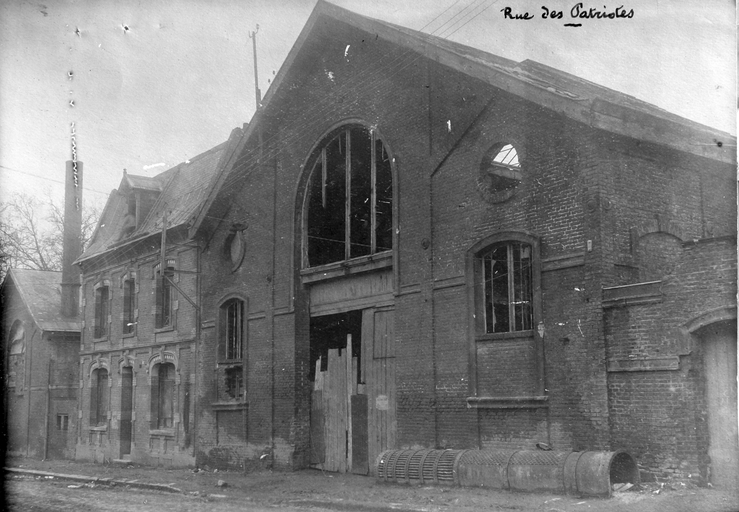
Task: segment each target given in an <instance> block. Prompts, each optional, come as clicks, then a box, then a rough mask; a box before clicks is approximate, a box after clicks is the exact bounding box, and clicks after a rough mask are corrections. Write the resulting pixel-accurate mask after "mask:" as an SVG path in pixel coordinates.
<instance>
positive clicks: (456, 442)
mask: <svg viewBox="0 0 739 512" xmlns="http://www.w3.org/2000/svg"><path fill="white" fill-rule="evenodd" d="M315 30H316V31H317V34H318V35H317V36H315V37H312V38H309V39H308V40H307V41H306V42H305V44H304V46H303V48H302V49H301V53H300V55H299V58H298V59H297V60H296V61H295V62H294V63H293V64H292V66H291V69H290V71H289V72H288V73H287V74H286V75H285V77H284V80H283V82H282V86H281V87H280V89H279V90H277V91H276V94H275V96H274V97H273V98H272V100H271V103H270V107H268V108H267V109H265V110H264V111H262V112H261V113H260V119H259V121H258V122H259V123H260V126H261V133H260V135H259V136H257V135H255V137H254V138H253V140H252V141H251V142H250V144H251V145H249V146H248V147H247V148H246V149H245V150H244V152H243V153H242V154H241V155H240V156H239V159H238V161H237V164H236V167H235V169H234V171H233V173H232V175H231V176H230V177H229V178H228V180H227V186H226V190H224V192H223V194H222V196H221V197H220V198H219V200H221V201H227V202H228V203H229V204H231V208H230V210H229V212H228V214H227V215H226V217H225V219H224V220H223V222H222V223H221V224H220V225H219V227H218V229H216V230H215V231H214V232H212V233H203V234H202V238H203V244H204V247H206V249H205V251H204V253H203V268H202V271H203V275H204V276H208V277H207V279H205V280H204V281H203V286H202V300H203V310H202V311H203V316H202V320H203V322H204V324H203V325H209V326H212V328H211V327H207V328H205V329H204V330H203V336H202V339H201V342H200V347H199V351H200V354H202V357H201V359H200V364H201V366H200V368H199V371H200V372H201V373H200V374H201V375H202V379H201V380H200V384H201V385H200V387H199V389H198V391H197V399H198V401H199V407H198V408H199V410H200V411H201V415H200V416H199V419H198V425H199V431H198V454H197V455H198V460H202V461H210V462H209V463H211V464H221V465H226V466H238V467H241V466H242V465H244V464H246V465H254V466H257V467H258V466H260V465H270V466H272V467H301V466H304V465H306V464H307V456H306V453H307V450H308V448H309V434H308V432H309V426H310V418H309V411H310V401H309V398H310V395H309V393H310V386H311V383H310V382H309V381H307V377H306V375H307V373H308V368H307V367H306V366H307V365H306V361H307V358H308V344H309V342H308V320H309V314H308V309H309V288H308V286H304V285H302V284H301V275H300V272H299V271H300V266H301V257H302V254H301V224H300V222H301V209H302V207H303V200H304V189H305V186H306V180H307V172H306V169H305V168H304V166H305V165H306V164H307V163H309V158H310V155H311V152H312V151H314V150H315V148H316V147H317V145H318V144H319V143H320V141H321V139H322V137H324V136H325V134H327V133H329V132H330V131H331V130H332V129H335V128H336V127H338V126H340V125H341V124H342V123H347V122H350V121H351V122H359V121H361V122H363V123H366V124H368V125H370V126H372V128H373V129H376V130H377V132H376V133H377V134H378V136H379V137H381V138H382V140H383V142H384V143H385V144H386V146H387V147H388V149H389V151H390V152H391V156H392V157H393V162H394V171H395V180H396V183H395V187H396V198H397V205H396V223H397V226H396V238H395V243H396V246H395V255H394V260H393V261H394V266H393V273H394V278H395V288H396V289H395V302H394V308H395V329H394V331H395V337H396V355H397V357H396V365H397V378H396V387H397V419H398V422H397V447H398V448H403V447H430V448H434V447H449V448H472V447H478V446H485V447H501V448H502V447H506V448H509V447H519V448H524V447H526V448H531V447H532V446H533V445H534V444H535V443H536V442H540V441H542V442H547V443H549V444H551V445H552V446H553V447H554V448H555V449H557V450H605V449H610V448H613V447H620V446H621V444H622V440H623V439H626V438H628V437H629V436H630V435H631V434H630V433H629V434H626V433H624V434H622V433H620V432H625V431H622V430H620V429H622V425H625V422H626V420H625V418H628V417H629V416H628V414H626V413H624V412H623V411H622V410H620V409H619V408H618V407H617V406H616V404H617V403H621V401H622V400H624V398H623V397H624V396H625V395H624V393H627V394H628V393H629V391H628V389H627V388H628V386H626V387H624V386H625V384H624V386H621V387H620V388H619V387H618V386H617V385H616V384H617V383H616V381H615V380H614V379H615V378H616V377H613V376H612V374H609V373H608V372H607V371H606V370H607V359H608V357H610V356H611V351H612V350H613V349H614V347H616V346H619V345H620V344H621V341H617V340H616V339H615V338H613V339H612V337H613V336H616V334H614V333H615V332H616V331H618V332H619V333H620V332H621V331H620V329H615V328H614V327H613V326H612V324H611V323H609V322H612V320H611V319H610V317H609V319H608V320H607V321H606V322H605V323H604V313H603V306H602V293H601V289H602V287H603V286H609V285H617V284H626V283H629V282H634V280H638V279H639V272H640V270H639V259H640V258H641V259H642V260H645V257H643V256H639V255H638V251H636V249H634V247H633V240H634V238H633V236H634V234H633V233H634V231H633V229H632V228H634V227H637V228H638V229H642V231H643V232H645V233H646V232H660V229H661V228H660V226H672V225H679V226H681V227H680V230H681V231H680V232H681V233H682V235H681V236H683V237H684V238H683V240H689V239H692V238H693V237H702V236H704V234H705V233H709V232H722V231H721V230H724V231H726V229H727V227H726V226H729V225H730V221H731V216H730V215H727V214H725V213H720V212H723V211H725V204H724V202H720V201H719V202H718V203H716V202H715V200H714V199H712V198H713V197H714V196H711V197H709V195H708V193H709V191H712V192H716V191H718V190H720V188H716V189H715V190H714V188H715V187H716V186H715V185H713V184H711V185H709V184H708V182H709V181H711V179H709V178H710V177H711V176H714V175H715V176H723V174H721V172H722V171H721V169H718V170H716V169H712V168H710V167H711V166H710V165H709V166H708V167H709V169H708V170H706V171H705V172H706V173H707V174H701V172H702V170H703V169H704V168H705V167H706V166H705V164H706V162H702V161H698V159H695V158H692V157H691V158H689V157H686V156H684V155H678V156H675V155H674V154H673V153H674V152H666V151H664V150H660V149H656V148H652V147H649V146H647V145H643V144H638V143H636V142H635V141H632V140H627V139H624V138H616V137H611V136H608V135H606V134H604V133H600V132H596V131H594V130H592V129H590V128H588V127H586V126H584V125H581V124H578V123H575V122H573V121H570V120H568V119H566V118H565V117H564V116H562V115H559V114H557V113H554V112H551V111H548V110H545V109H542V108H539V107H535V106H533V105H532V104H531V103H527V102H524V101H522V100H520V99H518V98H517V97H514V96H513V95H510V94H508V93H505V92H502V91H500V90H495V89H493V88H491V87H487V86H483V85H482V84H481V83H480V82H478V81H476V80H474V79H472V78H469V77H466V76H463V75H462V74H459V73H456V72H453V71H451V70H449V69H445V68H442V67H440V66H439V65H438V64H435V63H431V62H427V61H426V60H425V59H422V58H419V57H418V56H417V55H415V54H412V53H405V54H404V53H402V52H400V53H399V52H398V51H397V48H394V47H392V46H390V45H388V44H386V43H385V42H383V41H381V40H378V39H376V38H374V37H372V36H370V35H369V34H363V33H361V32H360V31H357V30H355V29H349V28H348V27H343V26H342V25H341V24H340V23H336V24H335V26H332V27H331V30H330V34H324V33H323V29H322V28H320V27H318V28H316V29H315ZM347 45H348V46H349V48H350V50H347ZM388 55H393V57H392V58H388V57H387V56H388ZM260 138H261V140H262V141H263V146H262V148H261V149H260V148H259V147H257V145H256V141H257V140H258V139H260ZM498 142H510V143H513V144H514V145H515V147H516V148H517V150H518V151H519V154H520V159H521V163H522V172H523V180H522V181H521V183H520V184H519V186H518V187H517V188H516V190H515V192H514V193H513V194H512V197H510V198H509V199H507V200H505V201H499V200H496V199H495V198H491V197H490V194H486V193H485V190H481V189H484V187H481V185H480V182H481V162H482V159H483V157H484V155H485V154H486V152H487V151H488V150H489V149H490V148H491V146H492V145H493V144H495V143H498ZM721 179H722V180H723V181H724V182H725V181H726V180H725V179H724V178H721ZM701 190H702V192H701ZM726 199H727V200H730V199H731V198H730V197H728V198H726ZM652 223H657V229H656V230H652V231H649V229H651V228H649V227H648V226H651V225H652ZM235 224H247V225H248V228H247V230H246V231H245V236H246V240H247V243H246V246H247V249H246V256H245V258H244V262H243V264H242V265H241V266H240V267H239V268H238V269H236V270H233V271H232V269H231V265H230V262H229V261H228V259H227V257H225V256H224V254H225V252H224V249H225V247H224V244H225V242H226V239H227V236H228V234H229V231H230V229H231V227H232V226H233V225H235ZM709 225H710V226H713V227H711V228H710V229H709V227H708V226H709ZM640 226H641V227H640ZM645 226H647V227H645ZM666 229H667V228H665V230H666ZM645 230H646V231H645ZM711 230H713V231H711ZM663 231H664V230H663ZM501 232H511V233H523V234H527V235H529V236H531V237H532V238H533V239H535V240H537V243H538V244H539V246H540V259H539V261H537V265H538V268H540V271H541V280H540V282H541V289H540V290H539V291H538V292H540V295H541V304H540V306H539V307H540V311H539V312H538V313H537V315H538V316H537V321H540V322H541V323H542V327H543V329H544V331H543V332H544V335H543V338H541V337H540V336H539V334H537V333H536V329H534V331H535V332H534V334H532V335H531V340H530V341H527V342H525V343H519V344H518V345H517V346H514V345H516V344H515V343H513V342H510V341H493V342H490V343H487V342H486V343H485V344H480V345H479V346H478V345H477V344H476V342H475V340H474V332H473V331H474V327H473V325H471V323H472V322H471V320H470V319H471V317H472V313H474V304H473V303H471V302H470V299H469V297H470V293H469V278H470V275H469V269H468V268H467V256H468V251H469V250H470V248H471V247H472V246H473V245H474V244H476V243H478V242H480V241H481V240H483V239H485V238H486V237H489V236H491V235H494V234H495V233H501ZM657 236H660V235H657ZM648 242H649V243H648ZM671 243H673V242H672V241H669V240H668V241H664V243H662V242H659V241H658V240H657V241H655V243H654V244H652V242H651V241H646V242H644V243H643V244H642V248H641V250H642V251H643V252H644V253H645V254H646V253H649V254H657V256H654V258H656V259H653V262H652V264H651V266H644V270H643V272H642V273H643V275H653V273H654V272H655V271H656V270H658V269H659V268H660V267H662V266H663V265H664V261H662V260H660V259H659V258H660V257H661V256H659V255H660V254H664V247H663V245H664V246H666V245H669V244H671ZM645 261H646V260H645ZM670 261H671V264H674V265H675V268H676V270H675V272H678V270H677V269H678V268H679V266H680V263H678V262H675V261H673V260H670ZM681 261H682V260H681ZM696 268H697V267H696ZM233 293H239V294H241V295H242V296H244V297H246V298H247V299H248V300H247V302H248V312H247V314H246V316H247V319H248V322H247V325H248V328H247V331H248V342H247V355H246V356H245V364H246V368H247V369H246V373H247V378H246V383H247V384H246V388H247V390H246V395H247V396H246V400H245V402H246V405H245V410H246V411H247V412H246V420H245V421H246V429H245V431H239V432H240V433H239V435H241V436H243V440H242V442H241V444H239V443H237V442H234V441H233V438H230V441H229V443H228V446H225V445H224V446H221V445H220V441H217V435H216V434H217V433H218V432H219V431H220V430H219V429H221V428H230V427H228V425H230V423H228V421H232V420H233V418H235V417H236V416H235V415H231V416H232V419H231V420H224V421H227V423H223V422H222V421H221V419H219V415H221V413H220V411H219V410H218V408H217V407H214V401H215V400H216V397H217V396H218V388H217V386H218V385H219V384H218V379H217V378H216V377H215V376H216V375H217V372H216V371H215V370H216V368H217V367H218V364H219V362H218V361H217V359H216V357H215V350H214V347H215V346H216V345H217V343H218V325H217V324H218V309H219V307H220V305H221V304H222V303H223V300H224V298H225V297H227V296H229V294H233ZM607 314H608V315H611V314H613V312H612V311H611V310H609V311H608V313H607ZM675 318H678V317H675ZM627 324H628V326H627ZM619 325H620V326H621V327H630V326H631V324H629V323H628V322H627V323H626V324H619ZM624 332H628V328H627V329H625V330H624ZM619 335H620V334H619ZM472 351H474V353H475V354H476V357H477V362H476V363H473V362H472V359H471V358H470V357H469V354H470V352H472ZM542 354H543V355H542ZM471 364H476V367H475V368H473V370H474V371H471V369H470V365H471ZM517 367H518V368H520V371H517V372H511V369H512V368H517ZM473 374H474V375H477V381H476V382H474V383H471V382H470V378H471V375H473ZM685 382H686V381H684V380H683V381H680V386H687V384H685ZM542 383H543V389H540V386H541V384H542ZM474 389H477V391H478V395H479V394H480V393H481V392H485V393H489V394H491V395H503V397H504V398H505V397H508V398H511V397H521V396H523V397H524V398H532V397H533V395H538V394H542V395H544V396H545V398H544V399H541V397H539V396H537V397H536V398H537V399H539V401H538V402H537V403H536V405H535V406H531V407H524V408H522V409H518V408H513V407H510V406H506V405H505V404H503V406H502V407H500V404H498V406H499V407H498V408H497V409H484V408H483V409H472V408H468V406H467V399H468V398H469V397H470V394H471V390H474ZM609 390H610V395H609ZM619 393H620V394H619ZM615 396H618V398H617V399H616V398H614V397H615ZM609 397H610V398H609ZM635 407H636V405H635ZM640 407H641V406H640ZM643 410H644V411H645V412H646V408H643ZM673 412H674V413H677V412H679V411H677V410H671V413H673ZM639 414H641V413H639ZM612 415H615V417H612ZM639 417H640V418H641V416H639ZM632 419H633V418H632ZM233 421H236V420H233ZM223 425H226V426H225V427H224V426H223ZM614 425H616V426H615V427H614ZM659 450H660V453H661V454H664V453H667V452H666V451H665V450H667V448H666V445H665V446H662V445H660V448H659ZM686 450H687V448H686ZM694 451H695V450H694ZM639 453H645V452H644V451H640V452H639Z"/></svg>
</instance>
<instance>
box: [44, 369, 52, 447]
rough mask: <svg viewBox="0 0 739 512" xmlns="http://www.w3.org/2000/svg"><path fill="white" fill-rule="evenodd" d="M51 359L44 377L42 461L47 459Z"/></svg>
mask: <svg viewBox="0 0 739 512" xmlns="http://www.w3.org/2000/svg"><path fill="white" fill-rule="evenodd" d="M51 361H52V360H51V359H49V371H48V372H47V373H48V375H47V377H46V417H45V419H44V429H45V430H46V436H44V460H46V459H48V458H49V423H50V421H49V412H51V411H50V409H51Z"/></svg>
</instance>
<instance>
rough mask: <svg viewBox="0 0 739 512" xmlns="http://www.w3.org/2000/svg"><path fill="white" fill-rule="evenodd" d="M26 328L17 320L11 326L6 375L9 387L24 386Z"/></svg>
mask: <svg viewBox="0 0 739 512" xmlns="http://www.w3.org/2000/svg"><path fill="white" fill-rule="evenodd" d="M25 351H26V329H25V327H24V326H23V322H21V321H20V320H16V321H15V322H13V325H12V326H11V327H10V332H9V334H8V373H7V376H6V379H7V383H8V387H9V388H14V387H16V385H17V386H18V388H19V389H22V388H23V381H24V379H25V372H24V370H25V360H24V357H23V354H24V353H25Z"/></svg>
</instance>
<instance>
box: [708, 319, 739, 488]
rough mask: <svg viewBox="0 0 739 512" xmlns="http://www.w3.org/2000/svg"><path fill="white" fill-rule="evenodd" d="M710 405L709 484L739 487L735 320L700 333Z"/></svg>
mask: <svg viewBox="0 0 739 512" xmlns="http://www.w3.org/2000/svg"><path fill="white" fill-rule="evenodd" d="M699 335H700V338H701V342H702V344H703V354H704V356H703V361H704V370H705V375H706V403H707V405H708V435H709V445H708V456H709V457H710V459H711V466H710V467H711V472H710V477H709V478H710V481H711V483H713V485H715V486H716V487H721V488H724V489H737V488H739V439H738V435H739V428H738V427H737V349H736V321H730V322H719V323H716V324H712V325H709V326H708V327H705V328H704V329H702V330H701V332H700V334H699Z"/></svg>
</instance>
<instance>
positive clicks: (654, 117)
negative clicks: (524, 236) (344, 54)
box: [263, 0, 736, 163]
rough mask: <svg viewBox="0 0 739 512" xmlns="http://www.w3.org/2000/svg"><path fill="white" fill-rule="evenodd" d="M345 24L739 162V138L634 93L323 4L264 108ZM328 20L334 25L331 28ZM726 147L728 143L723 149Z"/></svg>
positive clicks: (556, 102) (640, 133) (622, 125)
mask: <svg viewBox="0 0 739 512" xmlns="http://www.w3.org/2000/svg"><path fill="white" fill-rule="evenodd" d="M319 21H321V23H320V25H321V27H323V28H322V30H325V29H326V27H329V29H330V27H331V22H332V21H341V22H343V23H347V24H349V25H350V26H353V27H356V28H357V29H360V30H363V31H365V32H368V33H370V34H376V35H377V37H379V38H381V39H385V40H387V41H389V42H391V43H394V44H397V45H398V46H399V47H401V48H404V49H406V50H408V51H412V52H415V53H418V54H420V55H421V56H423V57H426V58H429V59H432V60H435V61H437V62H439V63H441V64H443V65H445V66H448V67H450V68H452V69H455V70H457V71H459V72H462V73H465V74H467V75H469V76H472V77H475V78H478V79H480V80H482V81H484V82H487V83H489V84H490V85H492V86H494V87H497V88H500V89H503V90H506V91H509V92H511V93H513V94H516V95H518V96H520V97H522V98H524V99H527V100H529V101H532V102H534V103H537V104H539V105H541V106H543V107H545V108H548V109H551V110H554V111H557V112H561V113H562V114H564V115H566V116H568V117H570V118H572V119H575V120H577V121H580V122H583V123H585V124H587V125H589V126H592V127H594V128H599V129H602V130H606V131H609V132H613V133H617V134H620V135H624V136H627V137H632V138H636V139H641V140H645V141H648V142H654V143H657V144H661V145H664V146H669V147H672V148H675V149H678V150H680V151H684V152H687V153H693V154H696V155H700V156H705V157H707V158H712V159H715V160H720V161H723V162H727V163H734V162H735V161H736V154H735V150H734V149H733V148H735V147H736V145H735V144H736V137H733V136H732V135H731V134H728V133H726V132H722V131H720V130H716V129H714V128H711V127H708V126H705V125H702V124H700V123H696V122H694V121H690V120H688V119H685V118H682V117H680V116H677V115H675V114H672V113H670V112H667V111H666V110H664V109H661V108H659V107H657V106H655V105H652V104H650V103H647V102H645V101H641V100H639V99H637V98H635V97H633V96H629V95H627V94H623V93H620V92H618V91H614V90H613V89H609V88H607V87H603V86H601V85H598V84H595V83H593V82H590V81H588V80H584V79H582V78H579V77H577V76H575V75H571V74H569V73H566V72H564V71H560V70H558V69H555V68H551V67H549V66H546V65H544V64H540V63H538V62H535V61H532V60H525V61H523V62H519V63H517V62H515V61H511V60H509V59H504V58H502V57H498V56H496V55H493V54H490V53H487V52H484V51H482V50H479V49H476V48H471V47H469V46H465V45H463V44H459V43H455V42H453V41H449V40H447V39H443V38H440V37H437V36H433V35H430V34H425V33H423V32H419V31H416V30H411V29H409V28H405V27H400V26H398V25H394V24H392V23H388V22H385V21H381V20H375V19H372V18H367V17H365V16H361V15H359V14H356V13H353V12H351V11H348V10H346V9H343V8H341V7H337V6H335V5H333V4H330V3H328V2H326V1H325V0H318V2H317V4H316V7H315V9H314V10H313V13H312V14H311V16H310V18H309V19H308V22H307V23H306V25H305V27H304V28H303V31H302V32H301V33H300V35H299V36H298V39H297V41H296V43H295V45H294V46H293V48H292V49H291V50H290V53H289V54H288V57H287V59H286V60H285V64H284V65H283V66H282V68H281V69H280V71H279V72H278V74H277V76H276V77H275V80H273V82H272V87H270V89H269V90H268V91H267V94H266V95H265V99H264V102H263V104H264V105H265V106H267V104H268V103H269V101H270V100H271V98H272V97H274V96H275V92H276V91H277V90H278V89H279V86H280V83H281V82H282V80H283V79H284V78H285V76H286V74H287V70H288V69H289V68H290V66H291V65H292V63H293V62H294V61H295V59H296V58H297V56H298V54H299V53H300V50H301V48H302V47H303V45H304V43H305V41H306V40H307V39H308V38H309V37H312V33H313V32H314V27H316V26H317V25H318V24H319ZM326 21H328V23H325V22H326ZM719 142H723V143H722V144H719Z"/></svg>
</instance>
